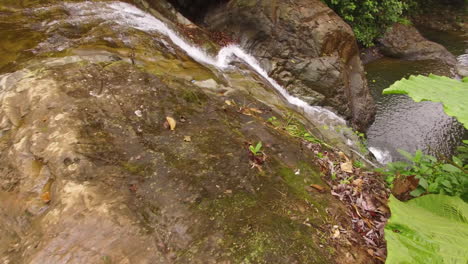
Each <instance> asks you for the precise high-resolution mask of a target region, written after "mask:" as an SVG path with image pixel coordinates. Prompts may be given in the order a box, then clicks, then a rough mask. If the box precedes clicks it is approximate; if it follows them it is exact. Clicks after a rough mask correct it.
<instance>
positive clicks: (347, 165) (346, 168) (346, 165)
mask: <svg viewBox="0 0 468 264" xmlns="http://www.w3.org/2000/svg"><path fill="white" fill-rule="evenodd" d="M340 167H341V170H342V171H344V172H348V173H353V164H352V163H351V161H349V160H348V161H347V162H344V163H341V164H340Z"/></svg>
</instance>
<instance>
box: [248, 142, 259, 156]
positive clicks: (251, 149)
mask: <svg viewBox="0 0 468 264" xmlns="http://www.w3.org/2000/svg"><path fill="white" fill-rule="evenodd" d="M249 150H250V152H252V154H253V155H254V156H260V155H262V142H261V141H259V142H258V143H257V145H256V146H255V147H254V146H253V145H250V146H249Z"/></svg>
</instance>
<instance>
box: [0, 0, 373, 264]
mask: <svg viewBox="0 0 468 264" xmlns="http://www.w3.org/2000/svg"><path fill="white" fill-rule="evenodd" d="M23 11H24V12H23ZM5 13H6V14H7V15H5V16H4V18H5V21H8V23H5V24H1V25H0V27H3V26H5V25H8V27H9V28H10V29H11V30H12V31H13V32H14V33H15V34H22V33H23V31H24V30H26V29H28V30H29V31H32V30H34V32H36V33H37V34H38V36H37V43H36V42H35V43H32V44H31V45H30V46H28V50H27V51H26V50H22V51H18V53H19V54H20V55H19V56H18V58H22V59H21V60H20V59H16V60H15V61H16V63H15V64H14V67H13V66H12V67H9V68H8V71H7V72H5V71H4V72H1V75H0V200H1V203H0V262H2V263H10V264H14V263H274V262H276V263H340V264H341V263H372V261H373V260H372V258H371V257H370V255H368V253H367V251H365V250H362V249H361V248H360V244H358V243H354V245H353V243H351V242H352V241H356V240H355V239H356V238H358V239H359V236H357V234H356V233H355V232H354V231H353V230H352V223H351V220H350V219H349V217H348V216H347V215H346V212H347V211H346V209H345V208H344V206H343V205H342V204H341V203H340V202H339V201H338V200H337V199H334V198H333V197H332V196H331V194H330V190H329V189H328V188H327V187H326V185H325V183H324V182H323V181H322V179H321V172H320V168H319V167H318V166H316V165H314V163H313V162H312V161H313V159H314V157H316V156H317V152H314V146H317V144H316V143H310V142H309V143H307V144H305V142H303V141H301V140H298V139H297V138H296V137H295V136H293V135H292V134H290V133H288V132H287V130H286V129H283V126H286V128H289V129H291V128H293V129H296V130H300V131H313V132H314V135H315V136H316V137H317V140H316V141H319V140H318V139H320V140H323V141H327V140H326V138H322V137H320V134H319V133H318V131H317V130H316V129H319V128H318V126H316V127H315V129H313V127H312V126H311V125H310V123H308V122H307V121H305V119H304V118H302V117H301V114H300V113H298V112H296V111H295V110H294V109H291V108H289V107H288V105H287V104H286V103H285V102H284V101H282V100H281V99H280V98H279V97H278V96H277V94H276V93H275V91H274V90H272V89H270V87H268V86H266V85H265V84H264V82H262V80H261V79H259V78H258V77H257V76H256V75H255V74H252V71H250V70H249V69H247V68H245V67H244V68H242V67H241V68H235V69H232V70H231V71H224V72H220V71H219V70H217V69H216V68H214V67H207V66H206V65H203V64H201V63H198V62H196V61H194V60H193V59H192V58H191V57H189V56H188V55H187V54H186V53H185V52H184V51H183V50H181V49H179V48H178V47H177V46H176V45H174V44H173V43H172V42H171V40H170V39H169V38H168V37H167V36H166V35H164V34H162V33H159V32H158V31H157V30H155V28H156V27H155V26H158V25H159V26H160V23H158V22H157V21H155V20H152V19H151V17H148V16H146V15H145V14H142V12H141V11H138V10H136V9H135V8H133V7H131V6H130V5H127V4H118V3H116V2H110V3H107V2H91V1H86V2H81V3H67V4H61V3H59V4H57V5H48V6H47V7H45V8H42V7H41V8H33V7H32V8H28V9H27V10H10V11H8V10H7V11H5ZM18 22H21V23H20V25H18V26H17V27H15V23H18ZM15 30H18V31H17V32H15ZM29 31H27V32H29ZM6 41H8V39H0V44H3V42H6ZM31 46H32V47H31ZM26 54H28V55H29V56H23V55H26ZM273 116H274V117H276V119H271V118H272V117H273ZM283 116H287V119H283ZM167 117H171V118H172V119H168V118H167ZM168 120H169V121H170V122H169V121H168ZM267 120H275V122H268V121H267ZM174 121H175V122H176V126H175V127H174V124H172V122H174ZM171 124H172V125H171ZM292 125H293V126H294V127H291V126H292ZM332 133H333V131H331V130H329V131H327V133H326V134H327V136H328V135H330V134H332ZM296 136H297V135H296ZM257 142H262V143H263V147H262V148H261V149H260V151H259V152H260V153H259V154H258V155H254V154H253V153H252V152H251V151H249V144H256V143H257ZM327 142H328V141H327ZM329 151H332V150H329ZM312 184H314V186H319V187H320V186H322V187H320V188H319V189H318V190H316V189H314V188H311V187H310V186H311V185H312ZM321 190H322V191H323V190H325V191H324V192H321ZM335 225H336V226H339V230H341V232H339V236H338V237H337V236H336V235H335V234H334V232H333V230H338V228H334V229H333V226H335ZM335 233H336V231H335Z"/></svg>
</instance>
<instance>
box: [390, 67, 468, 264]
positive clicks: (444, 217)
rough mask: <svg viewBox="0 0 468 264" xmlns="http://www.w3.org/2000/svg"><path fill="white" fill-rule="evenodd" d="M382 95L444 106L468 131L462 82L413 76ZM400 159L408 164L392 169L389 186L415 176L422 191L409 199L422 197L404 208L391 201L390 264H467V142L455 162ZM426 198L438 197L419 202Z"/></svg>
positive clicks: (467, 92) (467, 88)
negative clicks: (403, 178)
mask: <svg viewBox="0 0 468 264" xmlns="http://www.w3.org/2000/svg"><path fill="white" fill-rule="evenodd" d="M384 94H407V95H408V96H410V97H411V98H412V99H413V100H415V101H417V102H420V101H425V100H427V101H435V102H441V103H442V104H443V105H444V111H445V113H447V115H450V116H454V117H455V118H457V119H458V121H460V122H461V123H463V125H464V126H465V128H468V108H467V107H466V102H467V101H468V82H467V80H466V79H464V80H463V81H461V82H460V81H457V80H454V79H450V78H447V77H442V76H436V75H429V76H428V77H425V76H411V77H410V78H408V79H403V80H401V81H397V82H396V83H394V84H393V85H392V86H390V87H389V88H387V89H385V90H384ZM400 153H401V154H402V155H403V156H405V157H406V158H407V159H408V160H409V161H410V163H405V162H394V163H391V164H388V165H387V167H386V168H385V170H386V171H385V174H386V175H387V182H388V183H389V184H393V182H394V180H395V179H396V178H398V177H409V176H414V177H415V178H416V179H418V183H417V184H418V186H417V187H416V189H414V190H413V191H412V192H411V193H410V194H411V195H412V196H413V197H418V196H420V197H418V198H416V199H412V200H410V201H408V202H406V203H405V202H400V201H399V200H398V199H396V198H395V197H393V196H392V197H390V204H389V206H390V211H391V214H392V216H391V218H390V219H389V221H388V223H387V225H386V227H385V239H386V240H387V249H388V255H387V261H386V263H390V264H392V263H467V260H468V253H467V251H466V249H465V246H464V245H466V244H468V221H467V219H468V205H467V203H466V201H468V172H467V170H468V165H467V160H468V141H463V145H462V146H461V147H459V148H458V149H457V155H456V156H453V157H452V158H451V159H447V158H439V159H436V158H435V157H433V156H430V155H425V154H423V153H422V151H420V150H419V151H417V152H416V153H415V154H414V155H411V154H409V153H407V152H404V151H401V152H400ZM428 193H438V194H429V195H424V196H421V195H423V194H428ZM444 194H448V195H450V196H447V195H444ZM457 196H460V197H461V198H462V199H460V197H457ZM463 200H464V201H463Z"/></svg>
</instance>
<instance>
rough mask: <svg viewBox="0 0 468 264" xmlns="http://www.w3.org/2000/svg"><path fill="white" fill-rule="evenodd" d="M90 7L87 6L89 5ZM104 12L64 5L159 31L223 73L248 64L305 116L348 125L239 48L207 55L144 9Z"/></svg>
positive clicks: (117, 7)
mask: <svg viewBox="0 0 468 264" xmlns="http://www.w3.org/2000/svg"><path fill="white" fill-rule="evenodd" d="M86 5H88V6H86ZM104 5H105V6H106V7H107V8H106V9H105V10H99V11H96V8H93V7H92V6H89V4H88V3H66V4H65V6H67V7H69V8H72V9H74V12H76V13H77V14H78V15H79V16H86V15H93V16H98V17H101V18H103V19H105V20H107V21H112V22H114V23H117V24H119V25H124V26H129V27H132V28H135V29H138V30H141V31H145V32H158V33H160V34H162V35H165V36H166V37H168V38H169V39H170V40H171V41H172V43H173V44H174V45H176V46H178V47H179V48H180V49H182V50H184V51H185V52H186V53H187V54H188V55H189V56H190V57H191V58H193V59H194V60H196V61H198V62H200V63H202V64H208V65H212V66H214V67H216V68H218V69H220V70H225V69H226V68H228V67H229V64H230V63H231V62H232V61H233V60H234V59H235V58H237V59H240V60H242V61H243V62H244V63H246V64H248V65H249V66H250V67H251V68H252V69H253V70H254V71H255V72H256V73H257V74H259V75H260V76H262V77H263V78H264V79H265V80H266V81H267V82H268V83H270V85H271V86H272V87H273V88H275V89H276V90H277V91H278V92H279V93H280V94H281V95H282V96H283V97H284V99H286V100H287V101H288V102H289V103H290V104H292V105H294V106H297V107H299V108H300V109H302V110H303V111H304V113H306V114H308V115H312V116H316V115H319V114H320V115H325V116H326V117H327V118H328V119H330V120H333V121H334V122H336V123H338V124H340V125H345V124H346V122H345V121H344V119H342V118H341V117H339V116H338V115H336V114H335V113H333V112H332V111H329V110H327V109H325V108H323V107H319V106H311V105H309V104H308V103H306V102H305V101H303V100H301V99H299V98H297V97H294V96H292V95H290V94H289V93H288V92H287V91H286V89H285V88H284V87H282V86H281V85H279V84H278V83H277V82H276V81H275V80H274V79H273V78H271V77H270V76H269V75H268V73H267V72H266V71H265V70H264V69H263V68H262V67H261V66H260V63H259V62H258V61H257V60H256V59H255V58H254V57H253V56H252V55H250V54H248V53H247V52H245V51H244V50H243V49H242V48H241V47H239V46H237V45H229V46H227V47H224V48H222V49H221V50H220V51H219V53H218V55H217V56H216V57H213V56H210V55H208V54H207V53H206V52H205V51H204V50H202V49H201V48H199V47H197V46H194V45H192V44H190V43H189V42H187V41H186V40H185V39H183V38H182V37H181V36H179V35H178V34H177V33H176V32H174V31H173V30H172V29H171V28H169V27H168V26H167V25H166V24H164V23H163V22H162V21H160V20H159V19H157V18H155V17H154V16H152V15H151V14H149V13H146V12H144V11H142V10H141V9H139V8H137V7H135V6H133V5H130V4H127V3H123V2H108V3H104Z"/></svg>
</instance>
